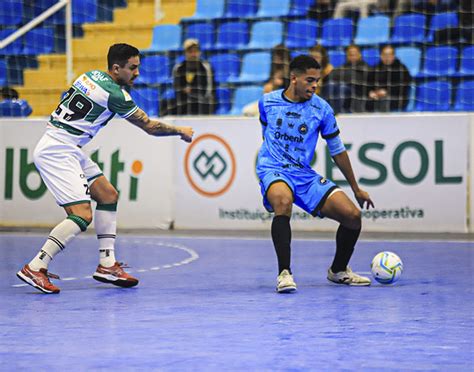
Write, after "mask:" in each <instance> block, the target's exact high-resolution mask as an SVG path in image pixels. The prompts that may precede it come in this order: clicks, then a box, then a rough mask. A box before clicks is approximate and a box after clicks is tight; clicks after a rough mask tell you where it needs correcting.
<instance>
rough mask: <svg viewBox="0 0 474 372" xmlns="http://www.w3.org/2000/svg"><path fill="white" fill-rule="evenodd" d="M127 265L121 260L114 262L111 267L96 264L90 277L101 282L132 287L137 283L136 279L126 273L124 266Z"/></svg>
mask: <svg viewBox="0 0 474 372" xmlns="http://www.w3.org/2000/svg"><path fill="white" fill-rule="evenodd" d="M127 267H128V266H126V265H124V264H123V263H121V262H116V263H115V264H114V265H113V266H111V267H104V266H102V265H99V266H97V270H96V271H95V273H94V275H92V277H93V278H94V279H95V280H98V281H99V282H102V283H109V284H113V285H116V286H119V287H126V288H128V287H134V286H136V285H137V284H138V279H137V278H134V277H133V276H131V275H130V274H128V273H126V272H125V270H124V268H127Z"/></svg>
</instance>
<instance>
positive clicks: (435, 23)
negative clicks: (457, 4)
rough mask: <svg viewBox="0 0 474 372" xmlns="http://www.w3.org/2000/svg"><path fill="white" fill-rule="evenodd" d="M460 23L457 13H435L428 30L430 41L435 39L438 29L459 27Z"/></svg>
mask: <svg viewBox="0 0 474 372" xmlns="http://www.w3.org/2000/svg"><path fill="white" fill-rule="evenodd" d="M458 25H459V18H458V15H457V13H454V12H449V13H438V14H435V15H433V17H432V18H431V21H430V27H429V29H428V30H429V31H428V38H427V40H428V41H430V42H431V41H433V40H434V34H435V32H436V31H437V30H441V29H443V28H450V27H457V26H458Z"/></svg>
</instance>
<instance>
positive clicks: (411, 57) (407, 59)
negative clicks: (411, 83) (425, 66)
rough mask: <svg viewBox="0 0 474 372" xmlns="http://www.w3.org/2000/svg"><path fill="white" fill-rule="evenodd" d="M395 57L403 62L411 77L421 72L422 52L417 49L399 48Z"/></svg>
mask: <svg viewBox="0 0 474 372" xmlns="http://www.w3.org/2000/svg"><path fill="white" fill-rule="evenodd" d="M395 56H396V57H397V58H398V59H399V60H400V62H402V63H403V64H404V65H405V66H406V68H407V69H408V71H409V72H410V75H411V76H416V75H418V73H419V72H420V65H421V50H420V49H419V48H415V47H399V48H397V49H395Z"/></svg>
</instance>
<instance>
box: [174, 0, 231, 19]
mask: <svg viewBox="0 0 474 372" xmlns="http://www.w3.org/2000/svg"><path fill="white" fill-rule="evenodd" d="M224 5H225V0H197V4H196V12H195V13H194V14H193V15H192V16H191V17H187V18H182V19H181V20H182V21H183V22H188V21H201V20H206V19H209V20H212V19H215V18H221V17H222V15H223V14H224Z"/></svg>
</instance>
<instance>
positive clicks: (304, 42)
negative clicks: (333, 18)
mask: <svg viewBox="0 0 474 372" xmlns="http://www.w3.org/2000/svg"><path fill="white" fill-rule="evenodd" d="M318 27H319V25H318V22H316V21H313V20H310V19H298V20H294V21H289V22H288V27H287V36H286V42H285V44H286V46H287V47H288V48H310V47H312V46H313V45H315V44H316V42H317V40H316V39H317V37H318Z"/></svg>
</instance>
